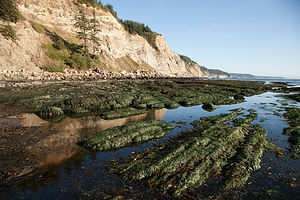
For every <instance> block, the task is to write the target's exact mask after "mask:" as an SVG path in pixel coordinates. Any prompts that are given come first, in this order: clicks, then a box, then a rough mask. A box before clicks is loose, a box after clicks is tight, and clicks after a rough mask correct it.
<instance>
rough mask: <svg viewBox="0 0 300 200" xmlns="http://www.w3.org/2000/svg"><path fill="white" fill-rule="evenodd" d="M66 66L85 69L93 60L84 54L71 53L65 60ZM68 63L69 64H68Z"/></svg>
mask: <svg viewBox="0 0 300 200" xmlns="http://www.w3.org/2000/svg"><path fill="white" fill-rule="evenodd" d="M66 61H67V63H66V64H68V65H70V67H72V68H77V69H80V70H82V69H87V68H89V66H90V65H91V64H92V62H93V60H92V59H91V57H89V56H85V55H84V54H81V53H73V54H72V55H71V57H70V58H68V59H67V60H66ZM68 61H69V63H68Z"/></svg>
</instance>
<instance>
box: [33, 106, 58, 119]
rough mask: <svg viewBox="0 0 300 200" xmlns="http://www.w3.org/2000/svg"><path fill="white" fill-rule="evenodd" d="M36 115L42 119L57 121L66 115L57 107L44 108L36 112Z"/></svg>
mask: <svg viewBox="0 0 300 200" xmlns="http://www.w3.org/2000/svg"><path fill="white" fill-rule="evenodd" d="M36 114H37V115H38V116H39V117H40V118H42V119H46V120H51V119H52V120H56V119H60V118H61V117H62V116H63V115H64V111H63V110H62V109H61V108H58V107H55V106H50V107H47V106H43V107H41V108H40V109H39V110H38V111H37V112H36Z"/></svg>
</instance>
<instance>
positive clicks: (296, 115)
mask: <svg viewBox="0 0 300 200" xmlns="http://www.w3.org/2000/svg"><path fill="white" fill-rule="evenodd" d="M284 116H285V118H287V119H288V123H289V125H290V127H288V128H285V129H284V130H283V134H285V135H289V136H290V137H289V139H288V141H289V142H290V143H292V147H291V150H292V151H290V154H291V157H292V158H293V159H298V158H299V157H300V153H299V152H300V147H299V144H300V125H299V124H300V108H293V107H290V108H286V113H285V114H284Z"/></svg>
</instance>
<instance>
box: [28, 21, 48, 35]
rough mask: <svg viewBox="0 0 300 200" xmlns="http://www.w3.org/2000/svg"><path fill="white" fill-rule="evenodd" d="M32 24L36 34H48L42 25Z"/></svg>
mask: <svg viewBox="0 0 300 200" xmlns="http://www.w3.org/2000/svg"><path fill="white" fill-rule="evenodd" d="M30 23H31V26H32V28H33V29H34V30H35V31H36V32H38V33H41V34H45V33H46V28H45V26H43V25H42V24H39V23H35V22H32V21H31V22H30Z"/></svg>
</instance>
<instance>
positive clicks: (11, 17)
mask: <svg viewBox="0 0 300 200" xmlns="http://www.w3.org/2000/svg"><path fill="white" fill-rule="evenodd" d="M0 5H1V6H0V18H1V19H3V20H6V21H7V22H8V23H9V22H14V23H17V21H18V20H19V19H20V16H21V15H20V13H19V11H18V8H17V5H16V3H15V0H0Z"/></svg>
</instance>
